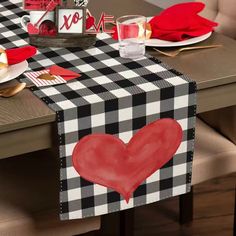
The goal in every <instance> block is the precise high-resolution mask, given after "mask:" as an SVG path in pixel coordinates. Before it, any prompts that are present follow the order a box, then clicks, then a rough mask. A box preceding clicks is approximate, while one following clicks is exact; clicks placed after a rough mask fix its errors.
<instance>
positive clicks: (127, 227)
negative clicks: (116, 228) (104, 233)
mask: <svg viewBox="0 0 236 236" xmlns="http://www.w3.org/2000/svg"><path fill="white" fill-rule="evenodd" d="M120 236H134V208H132V209H129V210H125V211H121V212H120Z"/></svg>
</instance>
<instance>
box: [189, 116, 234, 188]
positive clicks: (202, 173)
mask: <svg viewBox="0 0 236 236" xmlns="http://www.w3.org/2000/svg"><path fill="white" fill-rule="evenodd" d="M235 170H236V146H235V144H234V143H232V142H230V141H229V140H228V139H227V138H225V137H224V136H222V135H220V134H219V133H218V132H216V131H215V130H214V129H212V128H211V127H210V126H208V125H207V124H206V123H204V122H203V121H201V120H200V119H197V123H196V139H195V153H194V159H193V176H192V185H195V184H198V183H200V182H203V181H206V180H208V179H213V178H216V177H219V176H223V175H226V174H229V173H232V172H235Z"/></svg>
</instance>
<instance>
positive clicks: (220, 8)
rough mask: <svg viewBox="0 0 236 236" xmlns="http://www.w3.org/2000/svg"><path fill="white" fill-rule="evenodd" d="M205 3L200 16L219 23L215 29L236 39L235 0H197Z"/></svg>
mask: <svg viewBox="0 0 236 236" xmlns="http://www.w3.org/2000/svg"><path fill="white" fill-rule="evenodd" d="M197 1H198V2H204V3H205V4H206V8H205V10H204V11H203V12H202V13H201V15H202V16H204V17H207V18H210V19H212V20H215V21H216V22H218V23H219V26H218V27H217V29H216V31H218V32H220V33H223V34H225V35H227V36H229V37H231V38H234V39H236V0H197Z"/></svg>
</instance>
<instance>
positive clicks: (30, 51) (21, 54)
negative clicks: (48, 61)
mask: <svg viewBox="0 0 236 236" xmlns="http://www.w3.org/2000/svg"><path fill="white" fill-rule="evenodd" d="M5 52H6V55H7V60H8V65H14V64H17V63H20V62H22V61H24V60H27V59H29V58H30V57H33V56H34V55H35V54H36V52H37V49H36V48H35V47H33V46H25V47H22V48H12V49H6V50H5Z"/></svg>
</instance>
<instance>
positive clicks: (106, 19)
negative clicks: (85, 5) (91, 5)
mask: <svg viewBox="0 0 236 236" xmlns="http://www.w3.org/2000/svg"><path fill="white" fill-rule="evenodd" d="M90 17H93V16H92V15H91V14H90V12H87V19H90V20H89V21H90V22H89V24H88V25H86V29H87V30H88V29H89V30H88V33H90V34H97V33H100V31H102V32H105V33H113V30H108V29H107V28H106V24H107V23H113V24H114V23H115V22H114V16H111V15H106V14H105V13H104V12H103V13H102V14H101V17H100V19H99V21H98V23H97V24H96V19H95V18H94V17H93V24H92V20H91V18H90ZM88 26H90V27H89V28H87V27H88ZM91 28H93V29H92V30H91Z"/></svg>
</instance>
